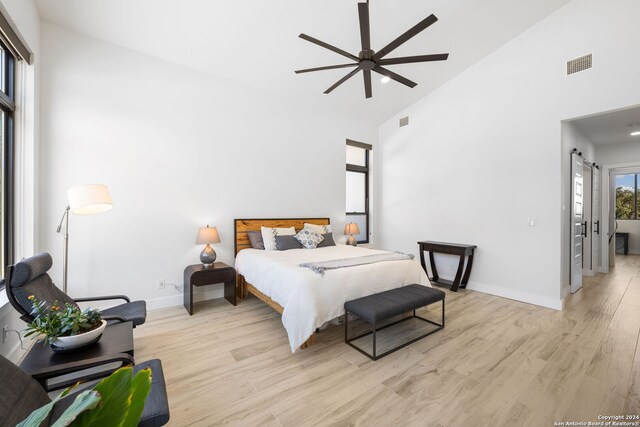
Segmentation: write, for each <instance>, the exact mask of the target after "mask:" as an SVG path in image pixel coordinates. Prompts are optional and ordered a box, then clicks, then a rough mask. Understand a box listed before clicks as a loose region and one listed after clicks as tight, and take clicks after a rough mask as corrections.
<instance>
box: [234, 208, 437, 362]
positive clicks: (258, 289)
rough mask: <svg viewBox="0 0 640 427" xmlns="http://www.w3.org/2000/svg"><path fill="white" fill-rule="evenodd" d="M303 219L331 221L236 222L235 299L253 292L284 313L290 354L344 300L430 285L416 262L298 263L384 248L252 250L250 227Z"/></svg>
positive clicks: (309, 341) (289, 224)
mask: <svg viewBox="0 0 640 427" xmlns="http://www.w3.org/2000/svg"><path fill="white" fill-rule="evenodd" d="M304 223H311V224H317V225H329V224H330V221H329V219H328V218H296V219H236V220H235V253H236V262H235V267H236V270H237V272H238V275H237V278H238V284H237V285H238V287H237V289H238V294H239V297H240V298H245V297H246V296H247V295H248V294H252V295H254V296H256V297H257V298H259V299H260V300H262V301H263V302H264V303H266V304H267V305H269V306H270V307H271V308H273V309H274V310H276V311H277V312H278V313H280V314H281V315H282V323H283V325H284V327H285V329H286V331H287V335H288V336H289V344H290V346H291V351H292V352H295V351H296V350H297V349H298V348H305V347H308V346H309V345H311V344H313V343H314V342H315V339H316V330H317V329H318V328H319V327H321V326H322V325H323V324H325V323H326V322H327V321H330V320H332V319H335V318H337V317H339V316H341V315H342V314H344V303H345V302H346V301H348V300H351V299H355V298H359V297H363V296H367V295H371V294H373V293H377V292H381V291H385V290H388V289H393V288H397V287H400V286H404V285H409V284H412V283H419V284H422V285H425V286H430V283H429V279H428V278H427V275H426V274H425V272H424V270H423V269H422V267H421V266H420V264H419V263H418V262H417V261H415V260H402V261H391V262H379V263H375V264H368V265H359V266H353V267H348V268H340V269H335V270H329V271H326V272H324V273H323V274H318V273H315V272H313V271H312V270H310V269H307V268H303V267H299V264H302V263H307V262H320V261H329V260H335V259H344V258H356V257H361V256H365V255H372V254H378V253H386V252H384V251H378V250H374V249H368V248H362V247H352V246H347V245H336V246H331V247H325V248H317V249H290V250H286V251H265V250H258V249H252V248H251V243H250V241H249V238H248V236H247V232H248V231H258V230H260V228H261V227H262V226H264V227H294V228H295V229H296V230H301V229H302V228H303V227H304Z"/></svg>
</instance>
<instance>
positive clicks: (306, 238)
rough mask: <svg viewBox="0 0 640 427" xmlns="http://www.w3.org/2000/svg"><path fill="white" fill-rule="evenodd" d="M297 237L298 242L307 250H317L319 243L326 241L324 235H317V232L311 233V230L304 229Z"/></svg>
mask: <svg viewBox="0 0 640 427" xmlns="http://www.w3.org/2000/svg"><path fill="white" fill-rule="evenodd" d="M293 237H295V238H296V239H297V240H298V242H300V243H301V244H302V246H304V247H305V249H315V248H317V247H318V243H320V242H322V241H323V240H324V237H322V235H320V234H318V233H316V232H315V231H311V230H309V229H303V230H300V231H299V232H298V234H296V235H295V236H293Z"/></svg>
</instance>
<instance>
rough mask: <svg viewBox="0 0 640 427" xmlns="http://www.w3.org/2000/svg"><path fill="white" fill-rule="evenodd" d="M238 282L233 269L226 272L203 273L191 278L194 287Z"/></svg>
mask: <svg viewBox="0 0 640 427" xmlns="http://www.w3.org/2000/svg"><path fill="white" fill-rule="evenodd" d="M235 280H236V271H235V270H234V269H232V268H228V269H227V268H225V269H224V270H211V271H206V270H204V271H201V272H200V273H199V274H198V275H194V276H192V277H191V283H193V285H194V286H204V285H211V284H213V283H223V282H232V281H235Z"/></svg>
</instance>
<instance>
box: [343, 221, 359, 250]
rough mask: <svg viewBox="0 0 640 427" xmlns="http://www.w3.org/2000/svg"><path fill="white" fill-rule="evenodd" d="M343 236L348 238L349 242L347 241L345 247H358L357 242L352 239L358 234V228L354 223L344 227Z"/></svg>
mask: <svg viewBox="0 0 640 427" xmlns="http://www.w3.org/2000/svg"><path fill="white" fill-rule="evenodd" d="M344 234H345V236H349V240H347V245H351V246H358V242H357V241H356V238H355V237H353V235H354V234H360V229H359V228H358V224H356V223H355V222H350V223H348V224H347V225H345V226H344Z"/></svg>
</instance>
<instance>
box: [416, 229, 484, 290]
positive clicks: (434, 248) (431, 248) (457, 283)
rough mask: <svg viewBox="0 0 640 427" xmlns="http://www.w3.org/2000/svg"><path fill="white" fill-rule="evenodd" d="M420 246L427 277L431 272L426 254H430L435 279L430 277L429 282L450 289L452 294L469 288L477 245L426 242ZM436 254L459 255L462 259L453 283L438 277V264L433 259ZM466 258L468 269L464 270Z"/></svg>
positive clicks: (420, 243)
mask: <svg viewBox="0 0 640 427" xmlns="http://www.w3.org/2000/svg"><path fill="white" fill-rule="evenodd" d="M418 246H419V247H420V264H422V268H423V269H424V271H425V272H426V273H427V275H428V274H429V270H427V265H426V263H425V260H424V253H425V252H429V264H431V271H432V272H433V277H429V280H431V281H432V282H433V283H435V284H437V285H441V286H446V287H448V288H450V289H451V291H452V292H458V288H462V289H464V288H466V287H467V282H468V281H469V275H470V274H471V267H472V266H473V251H474V250H475V248H477V246H476V245H462V244H458V243H445V242H431V241H425V242H418ZM434 253H439V254H448V255H458V256H459V257H460V261H459V262H458V271H457V272H456V277H455V278H454V279H453V281H451V280H446V279H441V278H440V276H438V270H437V269H436V262H435V259H434V257H433V254H434ZM465 257H469V261H468V262H467V268H464V258H465Z"/></svg>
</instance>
